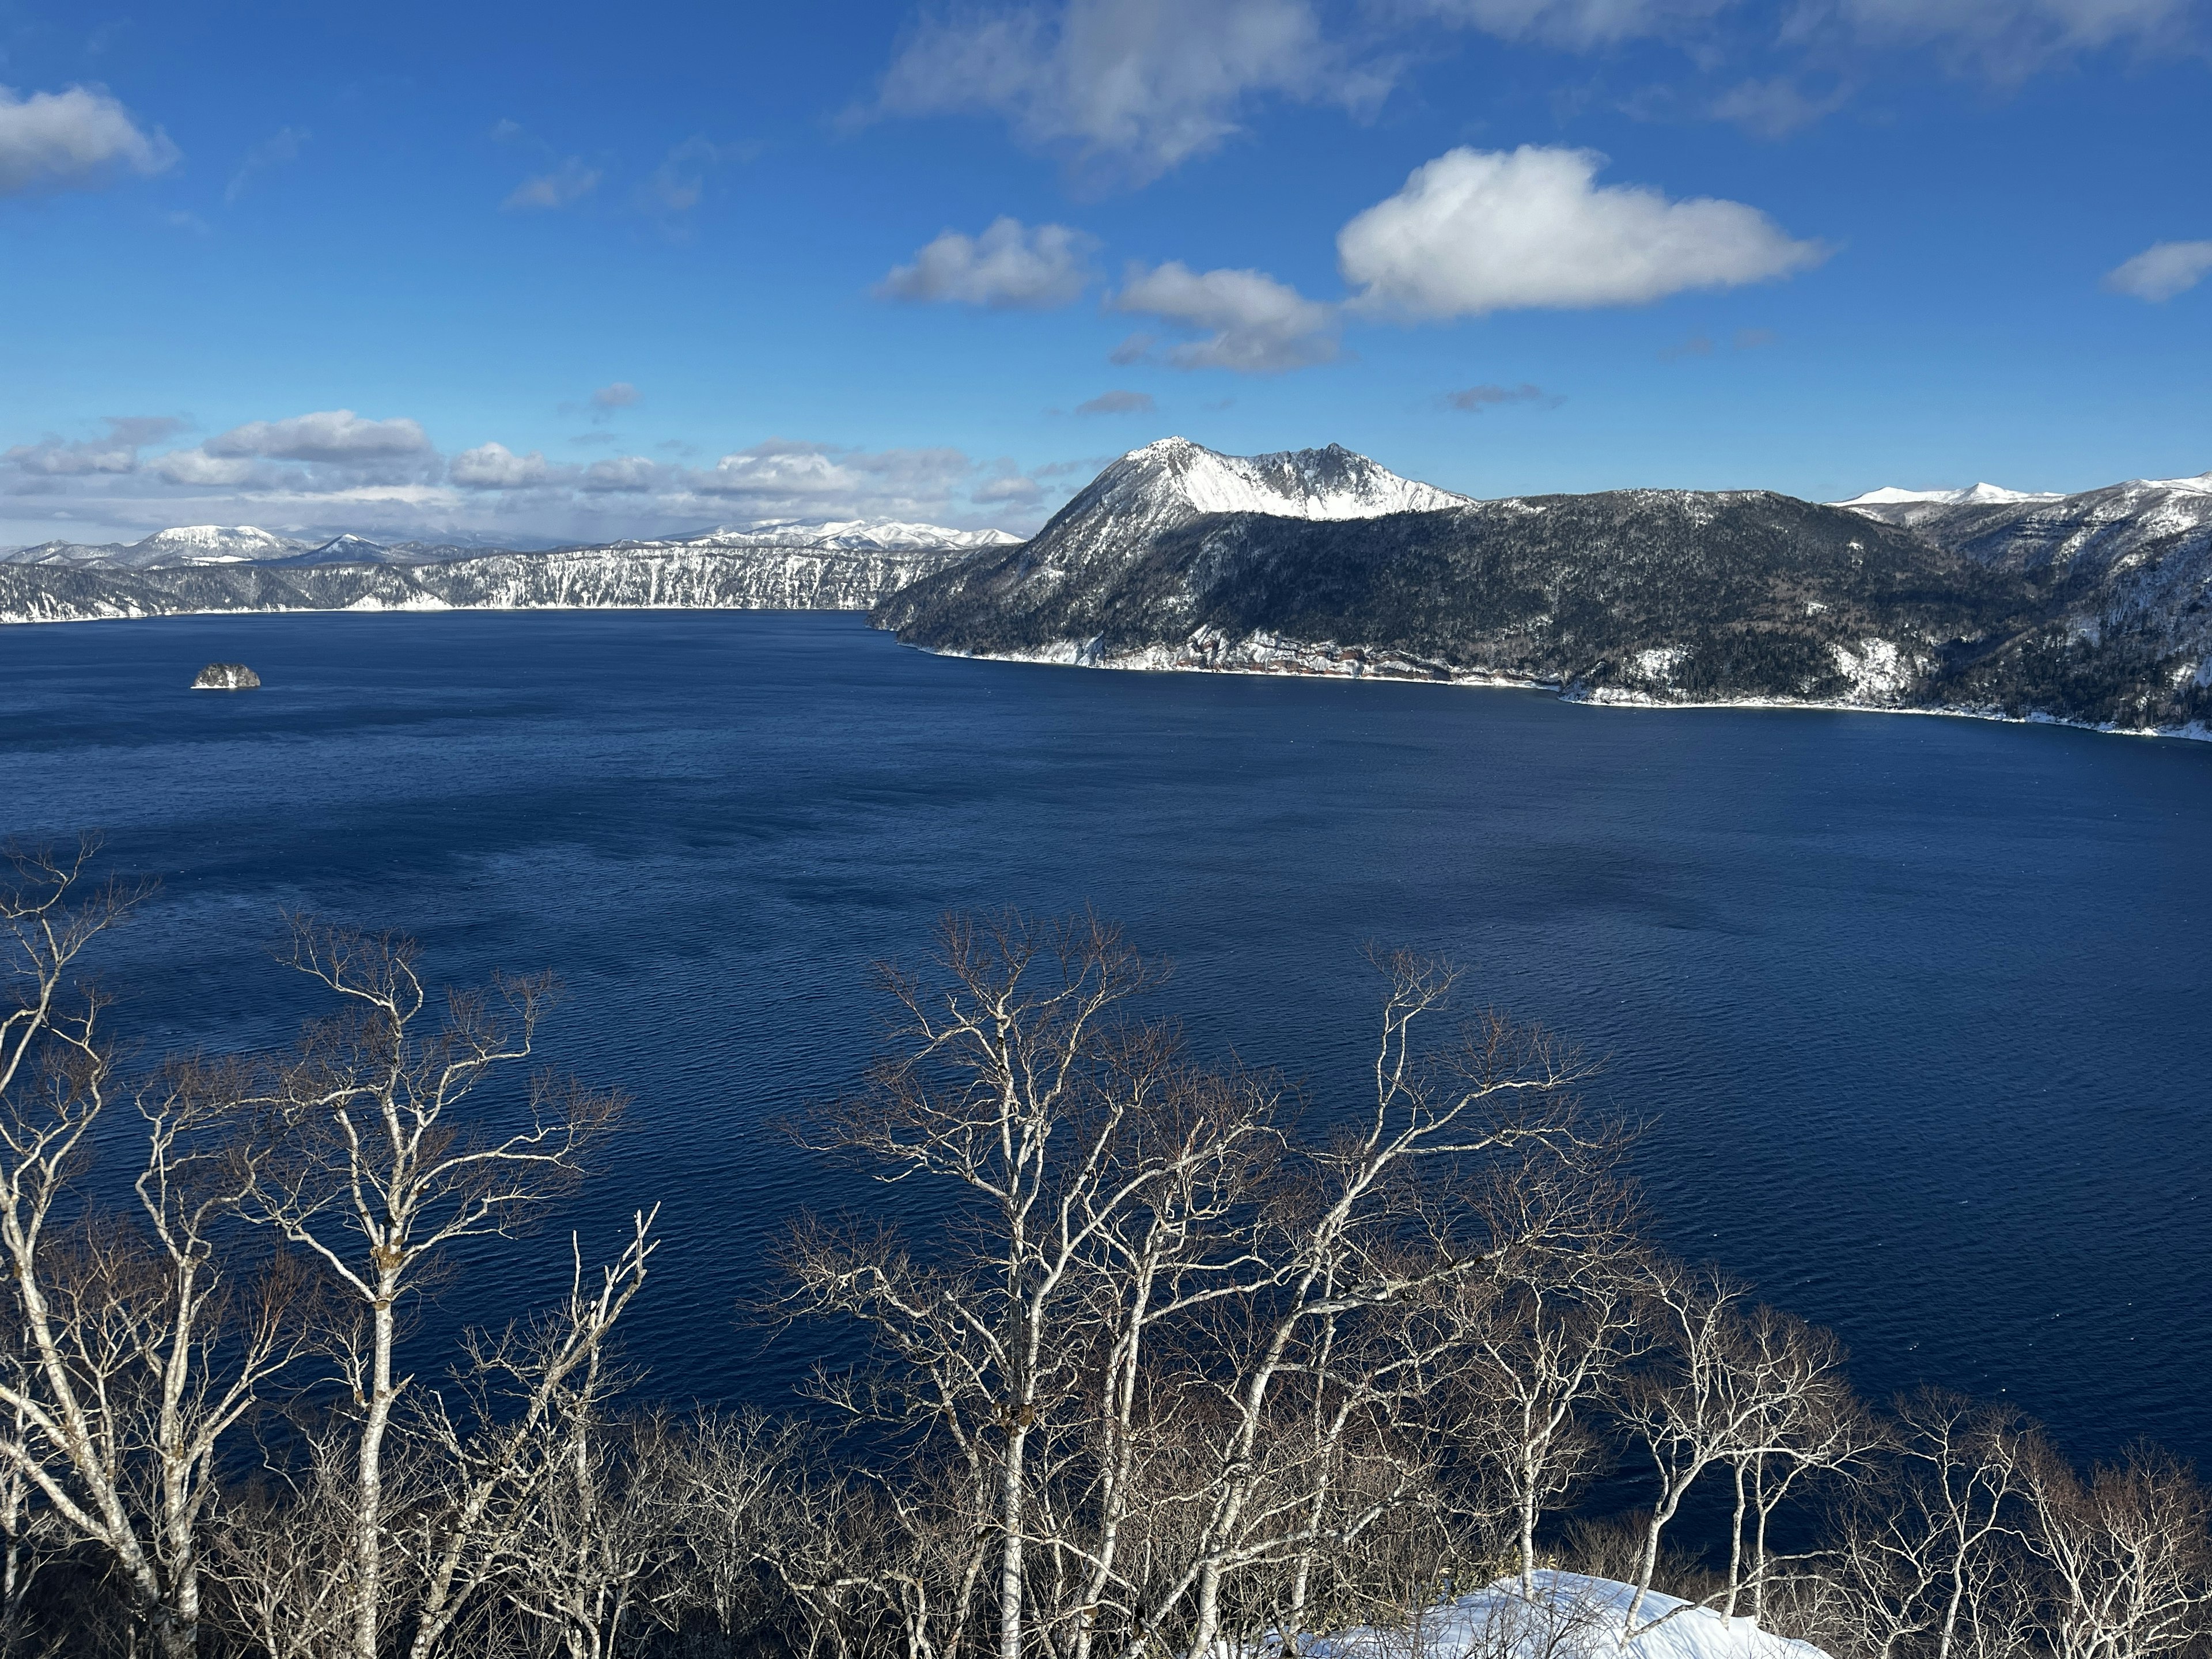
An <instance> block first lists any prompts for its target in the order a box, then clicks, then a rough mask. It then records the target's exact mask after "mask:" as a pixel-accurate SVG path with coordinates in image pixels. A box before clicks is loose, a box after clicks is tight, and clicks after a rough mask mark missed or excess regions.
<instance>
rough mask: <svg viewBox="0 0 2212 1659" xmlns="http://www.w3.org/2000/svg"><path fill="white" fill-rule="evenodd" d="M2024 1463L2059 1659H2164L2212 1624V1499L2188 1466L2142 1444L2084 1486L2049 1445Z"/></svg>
mask: <svg viewBox="0 0 2212 1659" xmlns="http://www.w3.org/2000/svg"><path fill="white" fill-rule="evenodd" d="M2023 1462H2024V1465H2025V1468H2026V1473H2027V1504H2028V1509H2029V1511H2030V1515H2031V1517H2032V1520H2031V1524H2030V1525H2029V1526H2028V1527H2027V1533H2026V1535H2027V1544H2028V1547H2029V1548H2030V1549H2031V1550H2033V1552H2034V1553H2035V1554H2036V1555H2037V1556H2038V1557H2039V1559H2041V1561H2042V1562H2043V1564H2044V1566H2045V1571H2046V1583H2047V1585H2048V1589H2047V1599H2048V1607H2049V1611H2048V1613H2047V1615H2046V1629H2047V1632H2048V1636H2049V1639H2050V1643H2051V1650H2052V1652H2053V1653H2054V1655H2056V1656H2057V1659H2154V1656H2157V1655H2160V1654H2166V1653H2172V1652H2175V1651H2177V1650H2179V1649H2181V1648H2182V1647H2184V1646H2185V1645H2186V1644H2188V1643H2189V1642H2190V1641H2191V1639H2192V1638H2195V1637H2196V1636H2197V1635H2198V1634H2199V1633H2200V1632H2203V1630H2204V1629H2205V1628H2206V1627H2207V1618H2206V1615H2207V1611H2208V1609H2209V1608H2212V1539H2208V1538H2207V1536H2206V1532H2205V1528H2206V1522H2207V1519H2208V1516H2212V1503H2208V1499H2207V1496H2206V1493H2205V1491H2204V1489H2203V1487H2202V1486H2199V1485H2198V1484H2197V1480H2196V1477H2195V1476H2194V1475H2193V1474H2191V1472H2190V1471H2189V1470H2188V1469H2186V1468H2184V1467H2182V1466H2181V1465H2180V1464H2179V1463H2177V1462H2174V1460H2173V1459H2172V1458H2171V1457H2170V1456H2168V1455H2166V1454H2165V1453H2163V1452H2160V1451H2158V1450H2156V1449H2153V1448H2150V1447H2142V1446H2139V1447H2136V1448H2134V1449H2130V1452H2129V1454H2128V1455H2127V1456H2126V1458H2125V1459H2124V1461H2123V1462H2120V1463H2118V1464H2117V1465H2102V1466H2100V1467H2099V1468H2097V1469H2096V1470H2095V1471H2094V1472H2093V1474H2091V1476H2090V1478H2089V1480H2087V1482H2086V1483H2084V1482H2083V1481H2082V1480H2081V1479H2080V1477H2079V1476H2077V1475H2076V1474H2075V1473H2074V1471H2073V1470H2072V1469H2071V1468H2068V1467H2067V1465H2066V1463H2065V1462H2064V1461H2063V1459H2061V1458H2060V1457H2059V1456H2058V1455H2057V1453H2056V1452H2055V1451H2053V1450H2052V1449H2051V1447H2050V1446H2049V1445H2048V1444H2047V1443H2042V1442H2040V1441H2037V1442H2033V1443H2030V1444H2029V1446H2028V1447H2027V1449H2026V1452H2025V1455H2024V1457H2023Z"/></svg>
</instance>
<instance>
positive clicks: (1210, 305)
mask: <svg viewBox="0 0 2212 1659" xmlns="http://www.w3.org/2000/svg"><path fill="white" fill-rule="evenodd" d="M1113 306H1114V308H1115V310H1116V311H1127V312H1134V313H1140V314H1142V315H1145V316H1150V317H1158V318H1159V319H1162V320H1163V321H1164V322H1170V323H1174V324H1176V325H1180V326H1182V327H1183V328H1186V329H1192V330H1195V331H1200V332H1201V333H1203V334H1204V335H1205V336H1206V337H1205V338H1203V339H1199V340H1187V341H1185V342H1183V343H1182V344H1180V345H1176V346H1173V347H1170V349H1169V351H1168V362H1170V363H1172V364H1174V365H1175V366H1176V368H1227V369H1234V370H1235V371H1237V373H1238V374H1281V373H1283V372H1284V371H1285V370H1286V369H1292V368H1305V367H1306V366H1307V365H1309V364H1311V363H1325V362H1328V361H1329V360H1330V359H1332V358H1334V356H1336V355H1337V352H1338V349H1339V348H1338V343H1337V332H1338V326H1339V319H1338V315H1337V308H1336V307H1334V306H1328V305H1323V304H1322V303H1321V302H1320V301H1316V300H1309V299H1307V298H1305V297H1304V295H1301V294H1300V293H1299V292H1298V291H1297V289H1294V288H1292V287H1291V286H1290V285H1289V284H1288V283H1279V282H1277V281H1276V280H1275V279H1274V278H1273V277H1272V276H1267V275H1266V274H1265V273H1264V272H1261V271H1257V270H1206V271H1197V270H1191V269H1190V268H1189V267H1188V266H1187V265H1185V264H1182V262H1181V261H1179V260H1174V259H1170V261H1168V263H1167V264H1164V265H1158V266H1155V267H1154V268H1153V269H1152V270H1146V269H1145V268H1144V267H1143V266H1142V265H1132V266H1131V267H1130V268H1129V273H1128V276H1127V280H1125V281H1124V282H1123V283H1122V284H1121V292H1120V293H1118V294H1116V295H1115V296H1114V299H1113Z"/></svg>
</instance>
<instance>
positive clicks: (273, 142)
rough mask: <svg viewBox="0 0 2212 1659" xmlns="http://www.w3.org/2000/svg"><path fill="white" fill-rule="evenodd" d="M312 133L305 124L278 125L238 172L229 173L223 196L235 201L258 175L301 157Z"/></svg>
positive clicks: (256, 147)
mask: <svg viewBox="0 0 2212 1659" xmlns="http://www.w3.org/2000/svg"><path fill="white" fill-rule="evenodd" d="M313 136H314V135H313V133H311V132H309V131H307V129H306V128H305V127H279V128H277V129H276V131H275V132H274V133H272V134H271V135H270V137H267V138H264V139H263V140H262V141H261V142H260V143H258V144H256V145H255V146H254V147H253V148H252V149H249V150H248V151H246V156H245V159H244V160H243V161H240V162H239V164H238V169H237V171H236V172H234V173H232V174H231V175H230V183H229V184H228V185H225V186H224V187H223V192H222V199H223V200H224V201H225V202H226V203H230V202H235V201H237V200H238V198H239V197H240V196H242V195H244V194H245V193H246V186H247V185H250V184H252V182H253V180H254V179H255V178H257V177H258V175H260V174H262V173H268V172H270V171H271V170H272V169H274V168H276V167H289V166H290V165H291V164H292V163H293V162H295V161H298V160H299V159H300V152H301V150H302V149H305V148H306V146H307V140H308V139H310V138H311V137H313Z"/></svg>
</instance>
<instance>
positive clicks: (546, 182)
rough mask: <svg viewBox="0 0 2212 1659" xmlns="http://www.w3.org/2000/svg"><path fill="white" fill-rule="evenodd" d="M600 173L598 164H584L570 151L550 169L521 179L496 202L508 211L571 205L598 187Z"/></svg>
mask: <svg viewBox="0 0 2212 1659" xmlns="http://www.w3.org/2000/svg"><path fill="white" fill-rule="evenodd" d="M601 177H602V174H601V173H600V171H599V168H597V167H586V165H585V164H584V161H583V158H582V157H580V156H576V155H571V156H569V157H568V159H567V160H566V161H562V163H561V165H560V166H558V167H555V168H553V169H552V170H551V171H550V172H549V173H535V174H532V176H531V177H530V178H527V179H524V180H523V181H522V182H521V183H520V184H519V185H516V186H515V187H514V188H513V190H512V191H509V192H508V193H507V199H506V200H505V201H504V202H501V204H500V206H501V209H503V210H505V211H507V212H509V213H525V212H532V211H543V210H551V209H555V208H564V207H572V206H574V204H576V203H578V202H580V201H582V200H583V199H584V197H586V196H589V195H590V194H591V193H592V191H595V190H597V189H598V188H599V179H600V178H601Z"/></svg>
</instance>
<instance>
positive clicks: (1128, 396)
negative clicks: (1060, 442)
mask: <svg viewBox="0 0 2212 1659" xmlns="http://www.w3.org/2000/svg"><path fill="white" fill-rule="evenodd" d="M1158 407H1159V405H1158V404H1157V403H1155V402H1154V401H1153V400H1152V393H1151V392H1122V391H1119V390H1116V391H1113V392H1100V393H1099V394H1098V395H1097V397H1095V398H1088V399H1086V400H1085V401H1084V402H1082V403H1079V404H1076V406H1075V412H1076V413H1077V414H1079V415H1149V414H1151V413H1152V411H1153V410H1156V409H1158Z"/></svg>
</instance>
